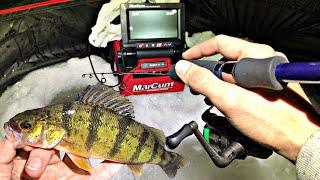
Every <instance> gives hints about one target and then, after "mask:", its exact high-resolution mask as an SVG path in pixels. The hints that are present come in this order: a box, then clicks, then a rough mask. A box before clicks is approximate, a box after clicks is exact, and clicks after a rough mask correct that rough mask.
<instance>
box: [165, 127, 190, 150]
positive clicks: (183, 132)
mask: <svg viewBox="0 0 320 180" xmlns="http://www.w3.org/2000/svg"><path fill="white" fill-rule="evenodd" d="M192 134H193V129H192V127H191V125H190V124H185V125H184V126H183V127H182V128H181V129H180V130H179V131H178V132H176V133H174V134H172V135H171V136H168V137H167V138H166V144H167V146H168V148H170V149H175V148H176V147H177V146H179V144H180V143H181V142H182V141H183V140H184V139H185V138H186V137H188V136H191V135H192Z"/></svg>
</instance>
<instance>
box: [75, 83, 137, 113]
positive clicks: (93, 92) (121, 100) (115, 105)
mask: <svg viewBox="0 0 320 180" xmlns="http://www.w3.org/2000/svg"><path fill="white" fill-rule="evenodd" d="M79 96H80V97H79V102H81V103H84V104H90V105H99V106H101V107H104V108H107V109H111V110H113V111H114V112H116V113H118V114H120V115H123V116H126V117H129V118H134V111H133V106H132V103H131V102H130V101H129V100H128V99H127V98H126V97H124V96H123V95H122V94H120V93H119V92H117V91H115V90H113V89H112V88H110V87H108V86H106V85H103V84H97V85H94V86H88V87H87V88H86V89H85V90H84V91H83V92H82V93H80V94H79Z"/></svg>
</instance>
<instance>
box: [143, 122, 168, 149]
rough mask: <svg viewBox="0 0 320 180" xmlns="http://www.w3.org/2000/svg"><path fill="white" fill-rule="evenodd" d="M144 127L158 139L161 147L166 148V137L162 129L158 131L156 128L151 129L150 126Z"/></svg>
mask: <svg viewBox="0 0 320 180" xmlns="http://www.w3.org/2000/svg"><path fill="white" fill-rule="evenodd" d="M144 127H145V128H146V129H148V130H149V131H150V132H152V133H153V134H154V135H155V136H156V137H157V139H158V142H159V144H160V145H161V146H164V143H165V139H166V138H165V136H164V133H163V131H161V130H160V129H156V128H153V127H150V126H147V125H144Z"/></svg>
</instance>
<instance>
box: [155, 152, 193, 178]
mask: <svg viewBox="0 0 320 180" xmlns="http://www.w3.org/2000/svg"><path fill="white" fill-rule="evenodd" d="M165 153H167V155H166V157H169V158H168V159H167V160H164V161H163V162H162V163H161V164H160V167H161V168H162V169H163V171H164V172H165V173H166V174H167V176H168V177H170V178H174V177H175V176H176V174H177V170H178V169H180V168H182V167H184V166H186V165H187V164H188V161H187V160H186V159H185V158H184V157H182V156H181V155H179V154H177V153H174V152H165Z"/></svg>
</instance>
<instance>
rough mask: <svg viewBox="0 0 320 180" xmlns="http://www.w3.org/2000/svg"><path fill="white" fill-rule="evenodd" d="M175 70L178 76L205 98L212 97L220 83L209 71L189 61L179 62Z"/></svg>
mask: <svg viewBox="0 0 320 180" xmlns="http://www.w3.org/2000/svg"><path fill="white" fill-rule="evenodd" d="M175 68H176V72H177V75H178V76H179V77H180V79H181V80H182V81H183V82H184V83H185V84H187V85H189V86H190V87H191V88H192V89H193V90H194V91H196V92H198V93H201V94H203V95H205V96H210V95H211V94H212V93H213V92H212V89H213V88H214V87H215V85H216V84H217V83H218V82H217V81H219V79H218V78H217V77H215V76H214V75H213V74H212V73H211V72H210V71H209V70H207V69H205V68H202V67H200V66H198V65H195V64H193V63H191V62H189V61H185V60H181V61H178V62H177V64H176V66H175Z"/></svg>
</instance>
